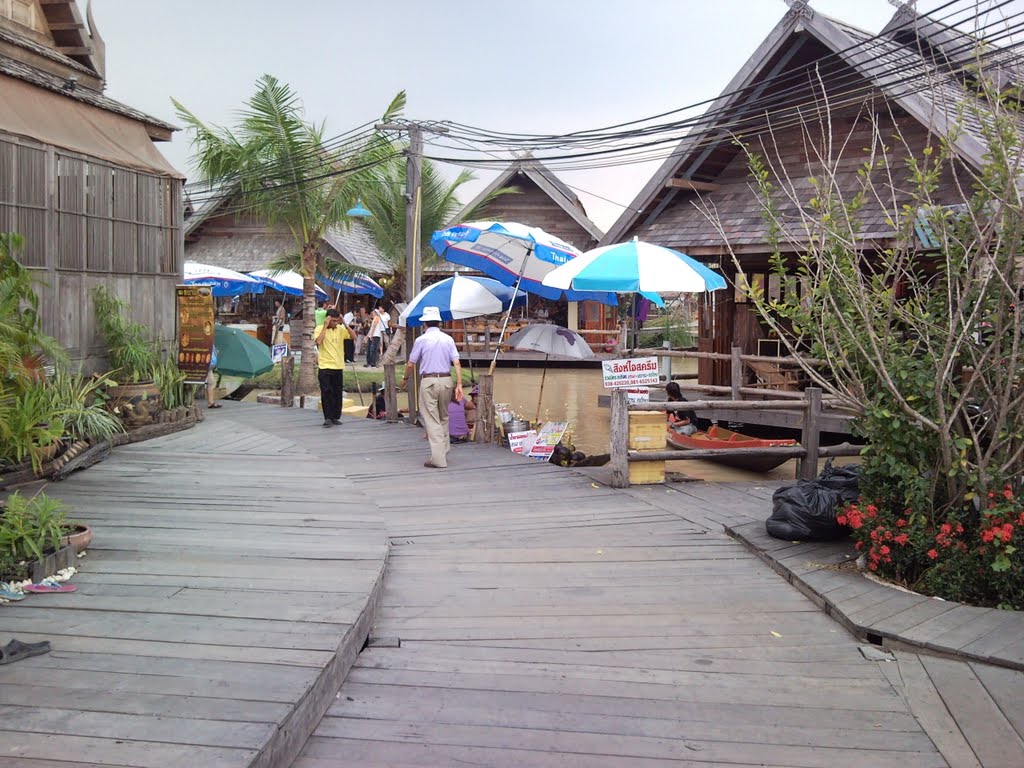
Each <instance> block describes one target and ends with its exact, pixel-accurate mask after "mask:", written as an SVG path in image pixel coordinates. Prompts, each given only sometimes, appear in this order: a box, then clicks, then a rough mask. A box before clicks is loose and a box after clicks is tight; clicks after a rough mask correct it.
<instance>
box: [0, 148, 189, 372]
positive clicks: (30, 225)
mask: <svg viewBox="0 0 1024 768" xmlns="http://www.w3.org/2000/svg"><path fill="white" fill-rule="evenodd" d="M181 200H182V190H181V182H180V181H179V180H177V179H170V178H166V177H162V176H153V175H150V174H146V173H141V172H138V171H132V170H128V169H126V168H121V167H118V166H116V165H112V164H110V163H107V162H104V161H98V160H95V159H94V158H90V157H86V156H83V155H77V154H74V153H71V152H66V151H64V150H61V149H57V148H55V147H52V146H48V145H42V144H38V143H35V142H32V141H30V140H27V139H22V138H18V137H14V136H10V135H7V134H0V232H17V233H19V234H21V235H22V236H23V237H24V238H25V248H24V250H23V252H22V253H21V254H20V255H19V256H18V259H19V261H21V262H22V263H23V264H24V265H25V266H27V267H29V268H30V269H32V270H33V272H35V273H36V274H37V276H38V278H39V280H40V281H41V282H40V284H39V286H38V287H37V291H38V293H39V295H40V298H41V300H42V314H43V325H44V329H45V330H46V332H47V333H49V334H51V335H52V336H55V337H56V338H57V339H58V341H60V342H61V343H62V344H63V345H64V346H65V347H66V348H67V350H68V353H69V354H70V356H71V358H72V360H73V361H74V362H76V363H82V364H83V366H84V367H85V369H86V370H88V371H92V370H97V369H99V368H102V367H103V365H104V363H105V360H104V355H105V350H104V347H103V344H102V341H101V340H100V339H99V337H98V336H97V334H96V323H95V318H94V314H93V309H92V297H91V293H90V292H91V290H92V288H93V286H95V285H99V284H104V285H108V286H110V287H112V288H113V289H114V290H115V291H116V292H117V293H118V295H119V296H121V297H122V298H123V299H125V300H126V301H128V302H129V303H130V304H131V306H132V317H133V319H134V320H136V321H138V322H140V323H144V324H145V325H147V326H149V327H150V328H152V329H154V334H155V336H156V337H157V338H159V339H160V341H161V343H162V344H163V345H164V347H165V348H169V347H170V346H171V345H172V344H173V343H174V340H175V336H176V332H177V325H176V318H175V307H174V302H175V296H174V286H175V285H177V283H178V282H179V281H180V279H181V274H182V265H183V256H182V253H183V241H182V230H181V222H182V204H181Z"/></svg>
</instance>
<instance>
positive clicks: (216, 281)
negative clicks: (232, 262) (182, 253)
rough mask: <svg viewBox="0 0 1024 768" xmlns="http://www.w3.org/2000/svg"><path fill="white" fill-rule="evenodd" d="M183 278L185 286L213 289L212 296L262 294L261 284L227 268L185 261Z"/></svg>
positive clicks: (262, 286)
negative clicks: (204, 286) (202, 286)
mask: <svg viewBox="0 0 1024 768" xmlns="http://www.w3.org/2000/svg"><path fill="white" fill-rule="evenodd" d="M183 277H184V280H185V285H206V286H209V287H210V288H212V289H213V295H214V296H217V297H222V296H240V295H242V294H243V293H263V290H264V288H265V287H266V286H265V285H264V284H263V283H261V282H260V281H259V280H257V279H256V278H254V277H249V275H243V274H242V273H241V272H236V271H235V270H233V269H228V268H227V267H217V266H214V265H212V264H200V263H199V262H198V261H186V262H185V266H184V270H183Z"/></svg>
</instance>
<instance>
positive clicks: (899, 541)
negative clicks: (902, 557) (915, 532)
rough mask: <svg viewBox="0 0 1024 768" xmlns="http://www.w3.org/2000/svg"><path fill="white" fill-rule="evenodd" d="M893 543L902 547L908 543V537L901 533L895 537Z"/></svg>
mask: <svg viewBox="0 0 1024 768" xmlns="http://www.w3.org/2000/svg"><path fill="white" fill-rule="evenodd" d="M893 541H895V542H896V543H897V544H899V545H900V546H903V545H904V544H906V543H907V542H908V541H910V536H908V535H907V534H905V533H901V534H900V535H899V536H897V537H896V538H895V539H893Z"/></svg>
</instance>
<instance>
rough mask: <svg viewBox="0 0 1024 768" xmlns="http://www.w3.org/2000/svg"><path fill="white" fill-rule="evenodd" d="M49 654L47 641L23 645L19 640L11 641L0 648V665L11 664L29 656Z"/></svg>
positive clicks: (48, 642)
mask: <svg viewBox="0 0 1024 768" xmlns="http://www.w3.org/2000/svg"><path fill="white" fill-rule="evenodd" d="M49 652H50V641H49V640H43V642H41V643H23V642H21V640H11V642H9V643H8V644H7V645H5V646H3V647H2V648H0V664H13V663H14V662H16V661H21V660H22V659H26V658H28V657H29V656H39V655H41V654H44V653H49Z"/></svg>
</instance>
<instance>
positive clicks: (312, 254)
mask: <svg viewBox="0 0 1024 768" xmlns="http://www.w3.org/2000/svg"><path fill="white" fill-rule="evenodd" d="M316 251H317V249H316V246H315V245H312V244H310V243H306V245H304V246H303V248H302V343H301V345H300V347H299V348H300V349H301V350H302V361H301V364H300V366H299V387H298V389H299V392H298V394H300V395H311V394H313V393H315V392H316V389H317V380H316V356H315V354H314V352H313V329H314V328H315V327H316ZM291 328H292V347H294V346H295V324H294V323H292V325H291Z"/></svg>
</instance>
